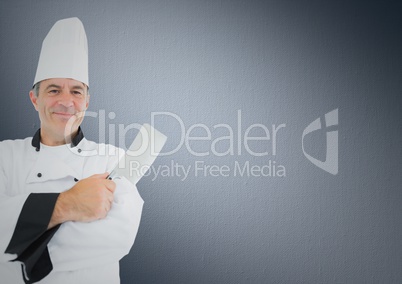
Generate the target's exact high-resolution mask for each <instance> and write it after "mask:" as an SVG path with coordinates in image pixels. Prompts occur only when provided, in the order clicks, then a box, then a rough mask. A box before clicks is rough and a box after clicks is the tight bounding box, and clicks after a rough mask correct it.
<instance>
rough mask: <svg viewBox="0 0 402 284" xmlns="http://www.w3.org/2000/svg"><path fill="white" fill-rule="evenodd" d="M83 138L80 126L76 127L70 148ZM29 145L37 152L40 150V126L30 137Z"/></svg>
mask: <svg viewBox="0 0 402 284" xmlns="http://www.w3.org/2000/svg"><path fill="white" fill-rule="evenodd" d="M83 138H84V133H83V132H82V130H81V127H78V132H77V135H75V137H74V138H73V140H72V141H71V148H73V147H75V146H77V145H78V143H80V142H81V140H82V139H83ZM31 145H32V147H35V149H36V151H37V152H39V151H40V128H39V129H38V131H36V133H35V135H34V136H33V137H32V142H31Z"/></svg>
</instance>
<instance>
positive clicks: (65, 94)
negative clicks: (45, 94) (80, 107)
mask: <svg viewBox="0 0 402 284" xmlns="http://www.w3.org/2000/svg"><path fill="white" fill-rule="evenodd" d="M58 103H59V104H61V105H63V106H65V107H71V106H73V105H74V96H73V95H72V94H71V93H70V92H69V91H68V90H65V89H62V90H61V94H60V96H59V101H58Z"/></svg>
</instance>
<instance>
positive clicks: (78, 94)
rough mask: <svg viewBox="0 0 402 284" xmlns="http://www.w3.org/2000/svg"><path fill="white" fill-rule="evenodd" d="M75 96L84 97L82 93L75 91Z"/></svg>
mask: <svg viewBox="0 0 402 284" xmlns="http://www.w3.org/2000/svg"><path fill="white" fill-rule="evenodd" d="M73 94H74V95H76V96H81V95H82V93H81V92H80V91H73Z"/></svg>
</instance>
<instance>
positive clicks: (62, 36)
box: [34, 18, 89, 86]
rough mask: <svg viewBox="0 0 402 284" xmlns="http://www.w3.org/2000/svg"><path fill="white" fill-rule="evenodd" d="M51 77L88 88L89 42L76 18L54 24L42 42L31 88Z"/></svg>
mask: <svg viewBox="0 0 402 284" xmlns="http://www.w3.org/2000/svg"><path fill="white" fill-rule="evenodd" d="M50 78H71V79H74V80H77V81H80V82H82V83H84V84H85V85H87V86H89V80H88V42H87V36H86V34H85V30H84V26H83V24H82V22H81V21H80V20H79V19H78V18H68V19H63V20H60V21H57V22H56V23H55V24H54V25H53V27H52V28H51V29H50V31H49V33H48V34H47V36H46V37H45V39H44V40H43V43H42V50H41V52H40V56H39V62H38V68H37V70H36V76H35V80H34V85H35V84H36V83H38V82H40V81H42V80H46V79H50Z"/></svg>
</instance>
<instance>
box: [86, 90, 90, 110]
mask: <svg viewBox="0 0 402 284" xmlns="http://www.w3.org/2000/svg"><path fill="white" fill-rule="evenodd" d="M89 97H90V95H89V93H88V94H87V98H86V103H85V109H88V106H89Z"/></svg>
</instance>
